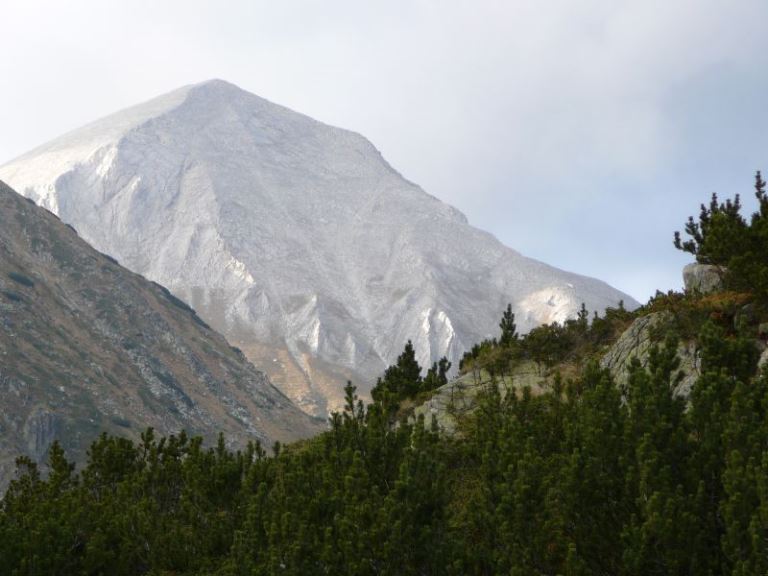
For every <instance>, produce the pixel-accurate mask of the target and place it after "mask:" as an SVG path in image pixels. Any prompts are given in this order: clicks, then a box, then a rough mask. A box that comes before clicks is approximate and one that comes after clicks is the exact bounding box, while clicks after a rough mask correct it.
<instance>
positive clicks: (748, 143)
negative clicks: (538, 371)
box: [0, 0, 768, 302]
mask: <svg viewBox="0 0 768 576" xmlns="http://www.w3.org/2000/svg"><path fill="white" fill-rule="evenodd" d="M0 14H2V15H3V32H2V34H1V35H0V130H1V132H0V164H2V163H4V162H6V161H8V160H11V159H12V158H14V157H16V156H18V155H20V154H22V153H23V152H26V151H27V150H29V149H31V148H33V147H35V146H37V145H39V144H42V143H43V142H46V141H48V140H50V139H52V138H54V137H56V136H58V135H60V134H62V133H64V132H66V131H68V130H71V129H74V128H77V127H78V126H81V125H83V124H85V123H87V122H90V121H92V120H94V119H96V118H99V117H101V116H104V115H107V114H109V113H112V112H115V111H117V110H119V109H121V108H124V107H127V106H131V105H133V104H136V103H139V102H142V101H144V100H147V99H150V98H152V97H154V96H156V95H159V94H162V93H164V92H167V91H170V90H173V89H175V88H177V87H179V86H182V85H186V84H190V83H195V82H200V81H204V80H207V79H210V78H221V79H224V80H227V81H229V82H232V83H234V84H237V85H238V86H240V87H241V88H243V89H245V90H248V91H250V92H253V93H255V94H258V95H259V96H262V97H264V98H267V99H269V100H272V101H274V102H277V103H279V104H282V105H284V106H287V107H289V108H292V109H294V110H296V111H299V112H302V113H304V114H307V115H309V116H312V117H313V118H316V119H318V120H321V121H323V122H326V123H328V124H333V125H336V126H341V127H343V128H348V129H351V130H354V131H356V132H359V133H361V134H363V135H365V136H366V137H367V138H368V139H369V140H371V141H372V142H373V143H374V145H375V146H376V147H377V148H378V149H379V150H381V152H382V153H383V155H384V157H385V158H386V159H387V160H388V161H389V162H390V164H392V166H393V167H394V168H395V169H397V170H398V171H399V172H400V173H401V174H403V176H405V177H406V178H408V179H409V180H411V181H413V182H415V183H417V184H419V185H420V186H421V187H422V188H424V189H425V190H426V191H427V192H429V193H430V194H432V195H434V196H437V197H438V198H440V199H442V200H444V201H446V202H448V203H450V204H452V205H454V206H456V207H457V208H459V209H460V210H461V211H462V212H464V213H465V214H466V215H467V217H468V219H469V221H470V223H472V224H473V225H475V226H477V227H479V228H482V229H484V230H488V231H490V232H492V233H493V234H494V235H495V236H496V237H497V238H499V239H500V240H501V241H502V242H504V243H505V244H506V245H508V246H510V247H512V248H514V249H516V250H518V251H520V252H522V253H523V254H525V255H526V256H530V257H533V258H537V259H539V260H542V261H544V262H547V263H549V264H552V265H555V266H558V267H560V268H564V269H566V270H570V271H574V272H578V273H582V274H586V275H589V276H594V277H597V278H601V279H603V280H605V281H607V282H608V283H610V284H612V285H613V286H616V287H617V288H619V289H621V290H624V291H625V292H627V293H628V294H630V295H632V296H633V297H635V298H636V299H637V300H639V301H641V302H645V301H646V300H647V299H648V298H649V297H650V296H651V295H653V294H654V293H655V291H656V290H657V289H658V290H662V291H667V290H670V289H680V287H681V284H682V278H681V270H682V267H683V266H684V265H685V264H686V263H687V262H688V261H690V257H689V256H688V255H685V254H683V253H680V252H678V251H676V250H675V249H674V247H673V246H672V235H673V232H674V230H678V229H682V227H683V224H684V222H685V220H686V219H687V217H688V216H689V215H691V214H697V213H698V206H699V204H700V203H701V202H704V201H707V200H708V199H709V197H710V195H711V193H712V192H717V193H718V194H720V195H721V197H726V196H732V195H733V194H736V193H740V194H742V198H743V199H744V200H745V204H746V206H747V209H752V208H753V207H754V205H753V203H751V202H750V201H751V200H752V183H753V178H754V173H755V171H756V170H758V169H763V170H764V171H765V172H768V147H767V146H766V135H767V134H768V97H767V96H768V33H767V32H766V31H765V29H766V24H768V2H766V1H765V0H727V1H726V0H723V1H719V0H718V1H716V0H663V1H655V0H644V1H643V2H626V1H616V0H606V1H602V0H583V1H579V0H547V1H542V0H506V1H493V0H472V1H471V2H470V1H467V0H465V1H462V2H460V1H457V0H410V1H405V0H387V1H378V0H371V1H367V2H361V1H360V0H301V1H299V0H280V1H279V2H277V1H272V2H266V1H260V0H250V1H224V0H219V1H217V2H213V1H209V2H206V1H197V0H185V1H176V0H165V1H163V2H156V1H147V0H129V1H122V0H108V1H102V2H96V1H95V0H91V1H87V2H86V1H81V0H68V1H67V2H56V1H47V2H41V1H36V0H24V1H9V0H0Z"/></svg>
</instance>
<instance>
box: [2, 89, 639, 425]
mask: <svg viewBox="0 0 768 576" xmlns="http://www.w3.org/2000/svg"><path fill="white" fill-rule="evenodd" d="M0 179H4V180H6V181H7V182H9V183H10V184H11V185H13V186H14V187H15V188H16V189H17V190H19V191H20V192H21V193H22V194H24V195H25V196H27V197H28V198H31V199H32V200H34V201H35V202H37V203H39V204H40V205H42V206H45V207H46V208H48V209H49V210H51V211H52V212H54V213H56V214H58V215H59V216H60V217H61V218H62V220H63V221H64V222H67V223H70V224H72V225H74V226H75V227H76V228H77V229H78V231H79V232H80V233H81V234H82V236H83V238H84V239H86V240H87V241H88V242H90V243H91V244H92V245H93V246H95V247H96V248H97V249H99V250H101V251H103V252H105V253H107V254H109V255H111V256H112V257H114V258H116V259H117V260H118V261H120V262H121V263H122V264H123V265H125V266H126V267H128V268H130V269H131V270H133V271H135V272H138V273H139V274H142V275H144V276H146V277H147V278H150V279H152V280H154V281H156V282H159V283H161V284H163V285H164V286H167V287H168V288H169V289H170V290H171V292H173V294H174V295H176V296H177V297H179V298H181V299H182V300H184V301H185V302H187V303H189V304H190V305H191V306H193V307H194V308H195V309H196V310H197V311H198V312H199V313H200V315H201V317H202V318H204V319H205V321H206V322H209V323H210V324H211V325H212V326H214V327H215V328H216V329H218V330H220V331H221V332H223V333H224V334H225V335H226V336H227V338H229V340H230V341H232V342H233V343H234V344H235V345H237V346H239V347H240V348H242V349H243V351H244V352H245V354H246V355H247V356H248V357H249V358H250V359H251V360H253V361H254V362H255V363H256V364H257V365H258V366H260V367H262V368H263V369H264V370H265V371H267V373H268V374H270V376H271V377H272V378H273V381H275V383H276V384H277V385H278V386H280V387H281V389H282V390H283V391H284V392H285V393H286V394H288V395H289V396H290V397H291V398H293V399H294V400H295V401H296V402H297V403H298V404H299V405H300V406H301V407H303V408H304V409H305V410H307V411H308V412H310V413H317V414H321V413H324V412H325V411H326V410H327V409H328V408H333V407H338V406H339V404H340V401H341V388H342V386H341V385H342V383H343V382H344V380H345V379H347V378H352V379H353V380H355V382H356V383H357V384H359V385H361V389H362V390H363V391H365V390H367V389H369V388H370V386H371V384H372V383H373V381H374V380H375V377H376V376H377V375H378V374H380V373H381V371H382V370H383V369H384V368H385V367H386V366H387V365H389V364H390V363H392V361H393V360H394V359H395V358H396V357H397V355H398V354H399V353H400V352H401V351H402V349H403V345H404V343H405V342H406V340H408V339H411V340H413V343H414V346H415V348H416V350H417V352H418V359H419V362H420V363H421V364H422V365H423V366H424V365H428V364H431V362H432V361H434V360H435V359H437V358H439V357H440V356H443V355H447V356H448V357H449V359H451V360H452V361H453V362H454V365H456V364H458V359H459V358H460V357H461V355H462V353H463V352H464V351H465V350H466V349H467V348H468V347H471V346H472V345H473V344H474V343H475V342H477V341H479V340H481V339H483V338H486V337H489V336H492V335H496V333H497V332H498V320H499V317H500V314H501V311H502V310H503V309H504V308H505V307H506V304H507V302H511V303H512V305H513V310H514V312H515V314H516V316H517V321H518V326H519V328H520V329H521V330H523V331H525V330H527V329H530V328H531V327H533V326H535V325H538V324H540V323H542V322H551V321H555V320H558V321H562V320H564V319H566V318H568V317H571V316H573V315H574V314H575V312H576V311H577V310H578V308H579V307H580V305H581V303H582V302H583V303H585V304H586V306H587V308H589V309H591V310H602V309H604V308H605V307H607V306H615V305H616V304H617V303H618V302H619V300H624V302H625V304H626V305H627V306H628V307H632V306H634V305H635V304H636V303H635V302H634V301H633V300H632V299H631V298H630V297H629V296H627V295H626V294H622V293H621V292H619V291H617V290H615V289H613V288H611V287H610V286H608V285H607V284H605V283H603V282H601V281H598V280H594V279H590V278H586V277H583V276H579V275H577V274H572V273H568V272H564V271H562V270H558V269H556V268H553V267H551V266H547V265H546V264H543V263H541V262H537V261H535V260H532V259H530V258H526V257H524V256H522V255H521V254H519V253H518V252H516V251H514V250H512V249H510V248H508V247H506V246H504V245H503V244H501V243H500V242H499V241H498V240H496V238H494V237H493V236H492V235H490V234H488V233H486V232H483V231H481V230H478V229H476V228H474V227H472V226H470V225H469V224H468V222H467V219H466V218H465V217H464V215H462V214H461V213H460V212H459V211H458V210H456V209H455V208H453V207H451V206H449V205H447V204H445V203H443V202H441V201H440V200H438V199H436V198H434V197H433V196H430V195H429V194H427V193H425V192H424V191H423V190H422V189H421V188H419V187H418V186H416V185H415V184H413V183H411V182H409V181H407V180H405V179H404V178H403V177H402V176H401V175H400V174H398V173H397V172H396V171H395V170H394V169H393V168H392V167H391V166H390V165H389V164H388V163H387V162H386V161H385V160H384V159H383V158H382V156H381V154H380V153H379V152H378V151H377V150H376V148H374V146H373V145H372V144H371V143H370V142H369V141H368V140H366V139H365V138H364V137H362V136H360V135H359V134H355V133H353V132H349V131H347V130H342V129H339V128H334V127H331V126H328V125H325V124H322V123H320V122H317V121H315V120H313V119H311V118H308V117H307V116H304V115H301V114H298V113H296V112H293V111H291V110H288V109H286V108H283V107H282V106H278V105H276V104H273V103H271V102H268V101H267V100H264V99H262V98H260V97H258V96H255V95H253V94H250V93H248V92H245V91H243V90H241V89H239V88H237V87H236V86H233V85H231V84H228V83H226V82H223V81H220V80H213V81H209V82H205V83H202V84H197V85H193V86H187V87H184V88H181V89H179V90H176V91H174V92H172V93H170V94H167V95H165V96H161V97H159V98H157V99H155V100H152V101H150V102H147V103H144V104H140V105H138V106H136V107H134V108H130V109H128V110H124V111H122V112H118V113H116V114H114V115H112V116H109V117H107V118H104V119H102V120H99V121H97V122H94V123H93V124H90V125H88V126H85V127H83V128H81V129H78V130H75V131H74V132H71V133H69V134H66V135H64V136H62V137H60V138H58V139H56V140H54V141H52V142H50V143H49V144H46V145H43V146H41V147H39V148H37V149H35V150H33V151H31V152H29V153H27V154H25V155H24V156H22V157H20V158H18V159H16V160H14V161H12V162H10V163H9V164H7V165H5V166H3V167H2V168H0Z"/></svg>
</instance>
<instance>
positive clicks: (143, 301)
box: [0, 182, 323, 487]
mask: <svg viewBox="0 0 768 576" xmlns="http://www.w3.org/2000/svg"><path fill="white" fill-rule="evenodd" d="M147 426H152V427H154V428H155V429H156V430H158V432H159V433H162V434H170V433H174V432H178V431H179V430H181V429H186V430H188V431H189V432H190V433H194V434H200V435H202V436H204V437H206V438H208V439H214V438H216V436H217V434H218V433H219V432H223V433H224V434H226V436H227V440H228V442H229V443H230V445H232V446H244V445H245V444H246V443H247V442H248V441H250V440H255V439H259V440H260V441H262V442H264V443H270V444H271V442H273V441H275V440H280V441H282V442H285V441H290V440H297V439H299V438H303V437H306V436H309V435H312V434H314V433H317V432H319V431H320V430H321V429H322V428H323V425H322V423H321V422H318V421H316V420H313V419H311V418H309V417H307V416H306V415H305V414H304V413H303V412H301V411H300V410H299V409H298V408H296V407H295V406H294V405H293V404H292V403H291V402H290V400H288V399H287V398H286V397H285V396H283V394H281V393H280V392H279V391H278V390H277V389H276V388H274V387H273V386H272V385H271V384H270V382H269V380H268V379H267V377H266V376H265V375H264V374H263V373H262V372H260V371H258V370H256V369H255V368H254V367H253V366H252V365H251V364H250V363H249V362H248V361H247V360H246V359H245V357H244V356H243V354H242V353H241V352H239V351H238V350H235V349H233V348H231V347H230V346H229V345H228V344H227V342H226V341H225V340H224V338H223V337H222V336H220V335H219V334H217V333H216V332H214V331H213V330H212V329H211V328H209V327H208V326H207V325H206V324H205V322H203V321H202V320H201V319H200V318H198V317H197V315H196V314H195V312H194V311H193V310H192V309H190V308H189V307H188V306H187V305H186V304H184V303H183V302H181V301H180V300H178V299H177V298H176V297H174V296H173V295H171V294H170V293H169V292H168V291H167V290H166V289H165V288H163V287H161V286H159V285H157V284H153V283H152V282H149V281H147V280H145V279H144V278H142V277H141V276H139V275H137V274H134V273H132V272H129V271H128V270H126V269H124V268H122V267H121V266H120V265H119V264H118V263H117V262H116V261H114V260H113V259H111V258H109V257H107V256H104V255H102V254H100V253H98V252H97V251H95V250H94V249H92V248H91V247H90V246H88V245H87V244H86V243H85V242H84V241H83V240H82V239H80V238H79V237H78V235H77V233H76V232H75V231H74V230H73V229H72V228H70V227H69V226H66V225H65V224H63V223H61V222H60V221H59V220H58V218H57V217H56V216H54V215H53V214H51V213H50V212H48V211H47V210H45V209H43V208H39V207H37V206H35V204H34V203H33V202H31V201H29V200H26V199H25V198H23V197H22V196H19V195H18V194H16V193H15V192H14V191H13V190H11V189H10V188H8V187H7V186H6V185H5V184H3V183H1V182H0V431H1V432H0V487H4V486H5V485H6V484H7V482H8V480H9V478H10V476H11V473H12V471H13V460H14V458H15V457H16V456H18V455H20V454H25V455H28V456H30V457H31V458H33V459H34V460H38V461H40V460H44V459H45V458H46V456H47V451H48V448H49V446H50V445H51V443H52V442H53V441H54V440H58V441H59V442H61V444H62V445H63V446H64V447H66V449H67V450H68V452H69V453H70V454H71V456H72V457H73V458H75V459H77V460H78V461H82V460H84V459H85V449H86V448H87V447H88V445H89V444H90V443H91V442H92V441H93V440H95V439H96V437H97V436H98V435H99V434H100V433H102V432H110V433H114V434H119V435H124V436H129V437H133V438H136V437H138V434H139V432H140V431H141V430H143V429H145V428H146V427H147Z"/></svg>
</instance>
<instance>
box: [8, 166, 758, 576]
mask: <svg viewBox="0 0 768 576" xmlns="http://www.w3.org/2000/svg"><path fill="white" fill-rule="evenodd" d="M761 182H762V180H759V179H758V196H759V194H760V192H761V190H763V188H762V186H761V185H760V183H761ZM759 197H760V196H759ZM764 209H765V212H763V210H764ZM705 217H708V214H705ZM766 218H768V202H764V199H762V198H761V212H760V213H759V214H758V215H756V216H755V217H754V218H753V219H752V220H751V222H749V223H747V222H746V221H744V226H738V227H737V228H738V231H737V234H738V235H740V239H737V241H735V242H731V243H730V248H728V249H727V250H723V252H722V253H721V254H720V256H719V257H717V258H712V259H709V261H708V262H707V263H701V262H700V264H699V266H704V268H697V271H696V272H695V274H693V276H694V278H693V279H692V280H690V281H689V282H688V286H689V290H688V291H687V292H686V293H684V294H677V293H669V294H658V295H657V297H656V298H654V299H652V301H651V302H649V303H648V304H647V305H646V306H644V307H643V308H642V309H640V310H639V311H637V312H634V313H630V312H627V311H626V310H621V309H615V310H611V311H609V312H608V313H607V314H606V316H605V318H601V319H595V320H593V321H592V322H591V323H588V322H585V321H584V320H585V318H584V315H582V317H581V318H579V319H577V320H576V321H574V322H572V323H570V324H567V325H565V326H550V327H545V328H542V329H540V332H538V333H536V332H531V333H529V334H528V335H527V336H524V337H522V338H521V337H518V336H517V335H516V330H515V318H514V316H513V315H512V313H511V310H508V311H507V312H505V313H504V315H503V316H502V319H501V322H500V326H499V327H500V333H499V334H498V337H497V338H496V339H495V341H490V342H486V343H485V344H483V345H480V346H478V348H477V349H476V350H475V351H474V352H473V353H472V354H470V355H469V356H468V357H467V359H466V360H465V368H466V369H467V370H468V371H467V375H471V374H472V371H473V370H474V369H475V368H477V369H478V371H479V373H485V374H489V377H488V379H489V382H488V385H487V386H485V388H484V389H483V390H481V391H478V393H477V394H476V395H475V398H474V407H473V409H472V410H468V411H466V412H465V413H463V414H461V415H460V416H459V417H458V419H457V426H458V428H457V431H458V432H459V433H458V434H440V433H439V432H438V428H437V423H435V424H430V422H425V419H424V418H423V417H422V418H417V419H416V420H415V421H409V412H410V410H409V409H408V404H409V403H410V404H411V406H412V405H413V403H414V399H416V398H419V397H420V396H429V395H430V394H431V393H432V391H433V390H434V389H435V388H436V387H437V388H440V389H442V387H444V386H445V385H446V384H447V383H445V382H444V379H445V375H446V372H445V368H446V364H445V363H442V364H441V363H437V364H435V365H433V367H432V369H431V370H430V371H429V372H428V374H427V376H426V377H424V378H422V377H421V376H420V375H419V374H420V371H419V366H418V363H417V362H416V355H415V351H414V349H413V347H412V346H406V348H405V350H404V351H403V352H402V354H401V355H400V356H399V357H398V359H397V362H396V363H395V364H394V365H392V366H391V367H390V368H389V369H387V371H386V372H385V374H384V375H383V376H382V378H381V380H380V381H379V383H378V384H377V386H376V388H375V389H374V392H373V397H374V402H373V404H371V405H369V406H367V407H365V406H363V404H362V403H360V402H358V401H356V398H355V396H354V389H353V387H352V386H348V387H347V390H346V392H347V402H346V404H347V406H346V408H345V410H344V411H343V413H341V414H336V415H335V416H334V417H333V418H332V421H331V428H330V430H329V431H328V432H326V433H324V434H322V435H320V436H318V437H316V438H313V439H311V440H308V441H305V442H302V443H299V444H296V445H292V446H288V447H285V448H283V449H281V450H278V452H277V454H276V455H275V456H274V457H267V456H266V454H264V452H263V451H260V450H258V449H256V448H255V447H250V448H249V449H248V450H246V451H244V452H238V453H231V452H228V451H227V450H226V449H225V447H224V446H223V445H222V446H219V447H217V448H214V449H211V450H204V449H203V448H201V446H200V443H199V442H197V441H194V440H192V441H190V440H189V438H187V437H186V436H182V437H173V438H169V439H165V440H163V441H158V439H157V438H156V437H154V436H153V435H152V434H151V433H148V434H146V435H144V437H143V438H142V440H141V442H139V443H137V444H132V443H127V442H124V441H120V440H117V439H113V438H103V439H101V440H100V441H99V442H98V443H97V444H95V445H94V446H93V448H92V450H91V457H90V460H89V464H88V467H87V468H86V470H85V471H83V472H82V473H81V474H73V472H72V470H71V467H70V466H69V465H68V463H67V461H66V459H65V457H64V455H63V454H62V453H61V451H60V450H53V451H52V460H51V467H52V470H53V472H52V474H51V476H50V478H49V479H48V480H46V481H41V480H40V479H39V477H38V475H37V473H36V471H35V469H34V467H31V466H29V465H28V464H26V463H22V466H21V467H20V470H19V478H18V480H17V481H16V482H14V483H13V485H12V486H11V488H10V490H9V491H8V493H7V494H6V497H5V500H4V501H3V503H2V508H0V556H1V557H2V558H3V559H4V562H3V563H2V565H0V571H3V570H4V571H6V572H12V571H13V570H19V571H20V572H23V573H41V574H43V573H45V574H47V573H82V572H87V573H110V574H126V575H127V574H144V573H149V572H152V573H174V574H200V573H205V574H220V575H235V574H291V575H297V576H298V575H307V574H348V575H356V576H357V575H367V574H405V575H409V574H410V575H417V574H515V575H526V576H527V575H529V574H571V575H602V574H611V575H619V576H634V575H638V574H643V575H645V574H658V575H669V574H675V575H690V574H697V575H698V574H711V575H720V574H723V575H732V576H737V575H738V576H743V575H752V574H766V573H768V370H763V371H759V370H758V356H759V355H760V354H761V350H764V349H765V343H764V342H763V339H762V338H763V337H764V336H765V334H766V333H768V330H766V329H767V328H768V325H766V321H768V298H766V294H765V293H763V292H762V291H761V290H757V291H755V290H751V289H745V286H744V283H743V282H744V279H745V278H744V276H742V274H743V273H744V272H743V271H742V270H740V269H739V268H738V266H737V267H735V268H732V269H731V268H726V267H725V266H724V263H726V262H728V263H730V262H731V259H732V258H738V257H739V256H740V255H741V254H744V253H748V252H749V251H751V250H756V249H759V250H761V253H762V254H768V243H765V242H766V239H765V238H763V239H762V240H761V239H760V238H761V235H760V230H761V229H762V228H763V226H764V225H765V222H766V221H767V220H766ZM734 221H737V222H738V219H737V218H735V217H734V216H733V214H731V215H728V216H727V217H725V218H721V217H720V216H717V217H715V218H712V222H713V224H712V225H711V226H710V225H707V226H706V231H705V232H704V233H703V236H702V237H701V238H699V239H698V240H697V241H696V247H698V246H703V245H706V246H708V247H710V248H715V247H717V248H718V249H720V248H723V245H722V244H721V242H722V240H724V239H727V240H728V241H729V242H730V240H733V238H734V237H733V235H732V232H733V229H732V228H729V229H728V230H726V229H724V228H723V227H724V226H725V227H730V226H731V225H732V224H733V223H734ZM702 222H703V221H702ZM725 232H727V234H724V233H725ZM718 237H719V238H721V240H717V238H718ZM753 241H754V244H751V243H752V242H753ZM760 242H763V244H762V245H760ZM698 254H699V252H697V255H698ZM758 262H759V260H758ZM708 267H714V268H708ZM710 272H714V273H715V275H716V276H717V278H718V280H717V281H716V282H711V281H709V280H707V281H706V282H704V281H703V280H704V279H705V278H707V277H708V274H709V273H710ZM747 273H748V274H753V273H756V274H757V278H760V277H768V276H763V275H764V274H768V263H761V264H760V265H759V266H757V267H751V266H750V267H748V269H747ZM697 278H698V280H697ZM735 287H738V290H733V289H731V288H735ZM703 288H706V290H702V289H703ZM705 292H706V293H705ZM649 319H651V320H649ZM622 340H623V341H624V342H623V343H622ZM632 341H634V342H635V344H630V342H632ZM682 342H690V343H693V344H694V345H695V354H694V356H695V358H696V364H697V370H698V375H697V376H696V378H695V381H694V382H693V383H692V384H691V387H690V388H689V389H686V388H685V387H682V388H681V386H680V384H681V382H680V381H681V378H682V377H683V376H684V375H682V374H680V370H679V368H680V358H679V357H678V354H679V351H680V344H681V343H682ZM625 352H628V354H625ZM606 358H609V359H610V361H609V362H608V364H609V366H607V367H605V368H602V367H601V366H600V364H599V362H600V361H603V360H605V359H606ZM631 358H634V360H631ZM624 360H627V362H624ZM478 363H480V364H482V370H480V366H479V365H478ZM524 363H533V365H534V366H537V367H538V368H540V369H541V372H540V373H539V374H540V375H544V376H549V375H551V379H550V378H545V379H544V380H538V382H539V383H540V384H541V385H538V384H537V388H536V389H533V388H532V387H531V386H527V385H524V386H522V387H521V388H519V387H514V384H515V380H514V378H510V375H512V374H513V373H514V372H515V370H516V366H519V365H521V364H524ZM473 364H474V366H473ZM622 364H623V365H625V368H622V369H621V370H619V371H618V372H617V373H616V376H617V377H618V376H622V378H624V377H625V378H624V379H623V381H622V383H621V384H620V385H617V383H616V382H615V381H614V375H613V373H612V369H613V368H615V367H617V366H619V365H622ZM558 367H559V369H560V375H559V376H558V375H557V373H556V372H554V371H556V370H557V369H558ZM549 370H552V371H553V372H552V373H551V374H550V373H549V372H548V371H549ZM529 381H530V380H529ZM500 383H501V385H500ZM507 384H510V385H511V387H508V388H506V385H507ZM504 388H506V389H505V390H503V389H504Z"/></svg>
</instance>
